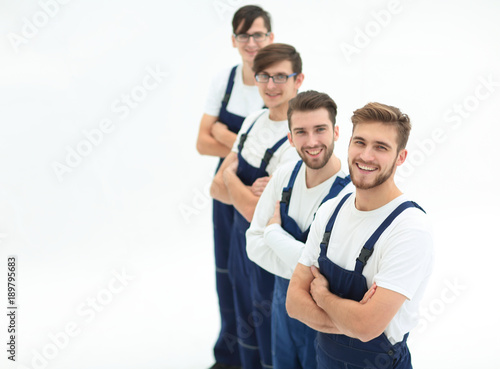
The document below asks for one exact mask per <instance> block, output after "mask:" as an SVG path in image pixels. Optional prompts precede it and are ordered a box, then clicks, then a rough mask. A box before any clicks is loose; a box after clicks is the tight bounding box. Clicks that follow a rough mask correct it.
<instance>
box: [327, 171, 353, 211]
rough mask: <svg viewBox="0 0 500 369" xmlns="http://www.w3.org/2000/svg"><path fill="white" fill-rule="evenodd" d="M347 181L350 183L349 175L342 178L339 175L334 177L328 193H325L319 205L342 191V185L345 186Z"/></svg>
mask: <svg viewBox="0 0 500 369" xmlns="http://www.w3.org/2000/svg"><path fill="white" fill-rule="evenodd" d="M349 183H351V176H350V175H348V176H347V177H344V178H340V177H337V178H335V181H334V182H333V184H332V187H330V192H328V195H326V196H325V198H324V199H323V201H321V205H323V203H325V202H326V201H328V200H330V199H333V198H334V197H335V196H337V195H338V194H339V193H340V191H342V190H343V189H344V187H345V186H347V185H348V184H349Z"/></svg>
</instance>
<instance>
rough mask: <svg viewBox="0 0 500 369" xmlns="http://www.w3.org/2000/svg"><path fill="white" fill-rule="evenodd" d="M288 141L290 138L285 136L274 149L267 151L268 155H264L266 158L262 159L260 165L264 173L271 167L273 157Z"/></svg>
mask: <svg viewBox="0 0 500 369" xmlns="http://www.w3.org/2000/svg"><path fill="white" fill-rule="evenodd" d="M287 140H288V137H287V136H285V137H283V138H282V139H280V140H279V141H278V142H276V143H275V144H274V146H273V147H271V148H270V149H267V150H266V153H265V154H264V157H263V158H262V161H261V163H260V169H261V170H263V171H265V170H266V168H267V166H268V165H269V162H270V161H271V158H272V157H273V155H274V153H275V152H276V150H278V149H279V148H280V146H281V145H283V144H284V143H285V142H286V141H287Z"/></svg>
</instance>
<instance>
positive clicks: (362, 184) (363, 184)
mask: <svg viewBox="0 0 500 369" xmlns="http://www.w3.org/2000/svg"><path fill="white" fill-rule="evenodd" d="M396 161H397V157H396V158H395V159H394V162H393V163H392V166H391V167H390V168H387V170H385V171H383V172H381V173H379V174H378V175H377V176H376V177H375V178H374V179H373V181H371V182H367V181H363V180H360V179H359V178H357V177H356V176H355V175H353V174H354V170H353V166H354V165H353V164H352V162H351V161H349V174H350V175H351V181H352V184H353V185H354V186H355V187H356V188H357V189H360V190H369V189H371V188H375V187H378V186H380V185H381V184H383V183H384V182H386V181H387V180H388V179H389V178H390V177H391V176H392V174H393V173H394V169H395V168H396ZM366 164H367V165H369V164H368V163H366Z"/></svg>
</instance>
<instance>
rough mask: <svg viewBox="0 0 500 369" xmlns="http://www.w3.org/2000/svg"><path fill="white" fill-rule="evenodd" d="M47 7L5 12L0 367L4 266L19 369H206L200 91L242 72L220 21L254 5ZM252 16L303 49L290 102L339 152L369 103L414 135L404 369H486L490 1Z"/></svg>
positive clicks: (492, 324) (406, 180) (406, 185)
mask: <svg viewBox="0 0 500 369" xmlns="http://www.w3.org/2000/svg"><path fill="white" fill-rule="evenodd" d="M46 3H50V1H49V0H45V1H44V0H42V1H40V2H37V1H23V2H14V1H1V2H0V34H1V35H2V37H1V38H0V178H1V179H0V241H1V243H0V250H1V252H0V254H1V255H0V315H1V316H2V318H1V319H0V332H1V333H0V337H1V341H0V347H1V348H2V349H1V350H0V352H2V354H0V355H1V356H0V363H1V365H0V367H1V368H4V367H7V366H8V365H7V364H8V363H9V361H8V360H7V352H6V349H7V341H8V340H7V325H8V321H7V318H6V314H7V311H8V310H7V289H6V287H7V270H6V266H7V256H8V255H16V256H17V258H18V263H17V267H18V299H17V304H18V306H19V310H18V321H17V328H18V337H17V348H16V350H17V357H16V359H17V363H18V364H19V368H33V369H36V368H54V369H56V368H106V369H110V368H121V369H126V368H172V369H174V368H175V369H182V368H189V369H191V368H192V369H195V368H206V367H208V366H210V365H211V364H212V360H213V358H212V353H211V350H212V345H213V342H214V340H215V337H216V333H217V328H218V324H219V321H218V319H219V318H218V310H217V302H216V294H215V287H214V286H215V282H214V265H213V252H212V247H213V246H212V241H211V239H212V233H211V232H212V231H211V203H210V201H209V198H208V195H207V188H208V187H207V186H208V185H209V183H210V180H211V175H212V172H213V170H214V167H215V162H216V161H215V159H213V158H207V157H202V156H200V155H199V154H198V153H197V152H196V150H195V141H196V136H197V130H198V124H199V120H200V118H201V116H202V114H203V107H204V104H205V99H206V94H207V89H208V85H209V83H210V80H211V78H212V76H214V74H216V73H217V72H218V71H219V70H220V69H221V68H225V67H228V66H231V65H234V64H236V63H237V62H238V61H239V55H238V53H237V51H236V50H235V49H233V48H232V47H231V42H230V35H231V27H230V22H231V18H232V15H233V13H234V11H235V10H236V9H237V8H239V7H240V6H242V5H246V4H249V2H247V1H237V0H196V1H194V0H193V1H184V2H181V1H152V0H149V1H141V2H138V1H130V0H121V1H118V0H114V1H106V2H101V1H78V0H73V1H71V2H67V3H64V4H59V3H57V4H59V5H58V6H57V7H56V6H54V5H52V6H45V9H48V10H43V8H44V7H42V5H41V4H46ZM61 3H63V2H62V0H61ZM52 4H54V2H53V1H52ZM258 4H259V5H261V6H263V7H264V8H265V9H266V10H268V11H270V13H271V14H272V15H273V30H274V32H275V35H276V38H275V41H276V42H285V43H290V44H292V45H294V46H295V47H296V48H297V49H298V51H299V52H300V53H301V55H302V58H303V63H304V73H305V76H306V78H305V82H304V84H303V87H302V90H307V89H315V90H318V91H323V92H327V93H329V94H330V95H331V96H332V97H333V98H334V99H335V100H336V102H337V104H338V106H339V115H338V124H339V126H340V132H341V138H340V142H339V143H338V144H337V147H336V153H337V155H338V156H340V157H341V158H342V159H344V160H345V156H346V151H347V142H348V139H349V133H350V130H351V124H350V120H349V118H350V116H351V114H352V111H353V110H355V109H357V108H359V107H361V106H363V105H364V104H365V103H367V102H369V101H379V102H383V103H387V104H390V105H395V106H398V107H400V108H401V109H402V110H403V111H404V112H406V113H408V115H410V117H411V119H412V121H413V125H414V128H413V130H412V134H411V137H410V142H409V145H408V149H409V153H410V154H409V158H408V161H407V163H405V165H404V166H403V167H402V168H400V179H399V184H400V186H401V188H402V189H403V190H404V191H405V192H407V193H409V194H410V195H411V197H412V198H413V199H415V200H416V201H417V202H419V203H420V204H421V205H422V206H423V207H424V208H425V209H426V210H427V212H428V214H429V216H430V217H431V219H432V222H433V225H434V232H435V235H434V236H435V249H436V265H435V272H434V275H433V278H432V281H431V284H430V285H429V288H428V291H427V295H426V299H425V301H424V302H423V305H422V307H423V309H425V310H423V312H424V318H423V320H422V322H421V324H420V325H419V327H418V328H416V329H415V330H414V332H413V333H412V335H411V337H412V339H411V342H410V349H411V350H412V355H413V363H414V367H415V368H425V369H430V368H439V369H442V368H454V369H457V368H500V363H499V362H498V355H497V350H498V347H499V345H500V339H499V336H498V333H499V332H498V330H499V328H500V324H499V320H500V319H499V313H498V312H499V310H498V305H497V304H496V302H497V301H498V298H497V297H496V296H497V293H496V291H497V288H496V278H495V279H494V278H493V270H494V269H495V268H497V266H498V259H499V257H500V253H499V251H498V246H499V242H498V238H497V236H496V233H497V232H496V231H497V229H496V227H498V224H499V216H498V212H497V207H498V205H499V198H498V190H497V189H498V180H497V178H498V173H496V171H497V158H496V155H495V154H496V153H497V152H498V149H497V140H498V137H499V133H500V129H499V128H498V126H499V124H500V119H499V113H500V109H499V106H500V67H499V66H500V43H499V39H498V36H499V35H500V23H499V22H498V19H499V15H500V3H498V2H497V1H494V0H476V1H439V2H438V1H430V0H421V1H409V0H401V1H400V2H397V1H396V2H395V4H396V5H395V6H394V7H391V6H389V4H390V2H389V1H382V0H380V1H379V0H377V1H370V2H368V1H347V0H345V1H326V0H313V1H308V2H307V3H306V2H304V1H298V0H290V1H286V2H284V1H281V2H278V1H266V2H263V3H258ZM306 4H307V5H306ZM387 9H392V10H394V9H396V11H393V12H392V13H389V14H390V16H389V17H388V16H387V14H388V13H387V12H388V11H389V10H387ZM377 19H378V20H377ZM29 24H31V25H29ZM361 32H363V33H368V34H369V35H370V36H365V37H368V38H367V39H364V40H363V36H361V35H360V33H361ZM348 44H349V45H351V47H352V48H354V47H357V52H356V53H351V54H350V55H349V53H348V52H345V51H344V52H343V51H342V50H343V49H342V48H344V49H345V48H347V47H349V46H347V45H348ZM351 51H352V49H351ZM150 70H157V71H158V73H159V74H158V75H157V79H158V81H157V82H156V83H155V84H154V88H152V86H153V85H152V84H153V83H154V82H153V80H148V81H149V85H148V87H149V88H150V90H146V89H144V88H143V87H142V83H143V80H144V78H149V77H146V76H147V75H148V74H149V73H150ZM488 80H489V81H490V82H489V87H486V86H485V82H484V81H488ZM488 88H489V90H488ZM144 92H145V93H144ZM131 93H135V96H136V98H137V99H138V100H140V101H136V102H135V104H136V105H137V106H135V107H134V108H130V109H129V110H127V109H126V108H124V107H125V106H126V105H124V104H125V103H124V102H123V100H122V99H124V98H126V95H130V94H131ZM141 93H142V94H141ZM113 106H114V107H115V108H113ZM461 106H462V107H461ZM120 109H121V110H120ZM457 109H462V113H459V112H458V110H457ZM106 119H107V120H108V121H107V122H108V124H109V125H110V126H111V127H112V131H111V132H108V133H103V134H102V135H101V137H100V138H99V139H97V138H96V139H95V140H97V141H95V142H97V144H96V145H91V146H88V141H87V143H85V141H86V137H85V135H84V131H85V132H90V131H92V130H95V129H97V128H98V127H99V124H100V122H102V121H103V120H106ZM96 137H97V136H96ZM77 149H78V150H80V151H81V152H83V153H85V155H86V156H83V157H81V158H80V162H79V163H78V161H77V159H75V158H73V159H71V158H70V159H68V155H69V154H68V153H69V152H70V151H71V150H77ZM70 156H71V155H70ZM67 160H69V161H70V163H72V165H73V166H72V167H70V166H69V165H68V163H67ZM71 160H73V161H71ZM56 163H59V165H60V168H61V167H62V165H65V166H66V169H67V171H65V172H63V173H62V174H61V173H59V177H58V175H57V174H56V171H55V169H54V166H55V165H56V166H57V165H58V164H56ZM75 163H76V164H75ZM403 174H404V175H403ZM116 275H122V279H123V278H124V277H123V275H125V278H126V279H125V281H124V282H120V281H119V279H117V277H116ZM92 301H97V302H95V304H97V305H95V304H94V303H93V302H92ZM92 304H94V305H92ZM92 306H94V307H92ZM65 329H67V330H69V332H71V333H72V337H69V338H65V337H66V333H62V332H64V331H65ZM51 337H58V338H51ZM54 339H55V340H56V341H57V342H58V344H59V346H60V347H59V348H57V346H55V345H54V343H53V340H54ZM42 355H44V357H45V358H44V359H42V358H41V356H42Z"/></svg>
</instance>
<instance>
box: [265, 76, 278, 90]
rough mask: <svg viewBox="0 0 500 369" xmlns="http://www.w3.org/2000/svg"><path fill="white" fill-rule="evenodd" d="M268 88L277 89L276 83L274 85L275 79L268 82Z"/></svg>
mask: <svg viewBox="0 0 500 369" xmlns="http://www.w3.org/2000/svg"><path fill="white" fill-rule="evenodd" d="M267 87H268V88H273V87H276V83H274V79H272V78H271V77H269V81H267Z"/></svg>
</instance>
